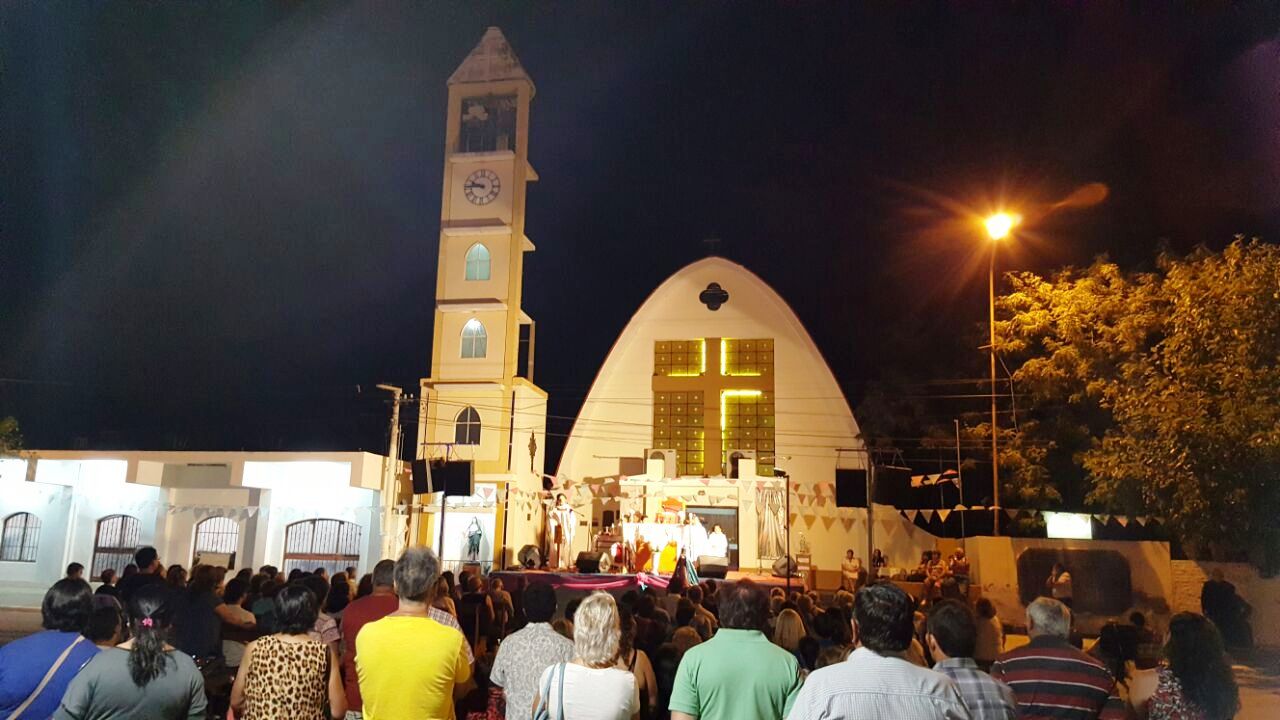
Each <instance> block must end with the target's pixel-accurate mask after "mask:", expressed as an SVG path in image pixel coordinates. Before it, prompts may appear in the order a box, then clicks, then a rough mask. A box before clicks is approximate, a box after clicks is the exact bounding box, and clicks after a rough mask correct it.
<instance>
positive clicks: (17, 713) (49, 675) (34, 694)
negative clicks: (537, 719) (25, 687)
mask: <svg viewBox="0 0 1280 720" xmlns="http://www.w3.org/2000/svg"><path fill="white" fill-rule="evenodd" d="M81 642H84V636H83V635H77V636H76V639H75V640H72V641H71V644H70V645H68V646H67V649H66V650H63V651H62V654H61V655H59V656H58V659H57V660H54V661H53V665H52V666H50V667H49V671H48V672H46V673H45V674H44V677H42V678H40V684H39V685H36V689H35V690H32V691H31V694H30V695H28V696H27V699H26V700H23V701H22V704H21V705H19V706H18V709H17V710H14V711H13V714H12V715H10V716H9V720H18V718H20V717H22V713H24V712H26V709H27V708H29V707H31V703H33V702H35V701H36V698H38V697H40V693H42V692H44V688H45V686H46V685H48V684H49V681H50V680H52V679H53V676H54V675H57V674H58V670H59V668H61V667H62V664H63V663H65V662H66V661H67V658H68V657H69V656H70V655H71V651H72V650H75V649H76V646H77V645H79V644H80V643H81ZM562 682H563V680H562Z"/></svg>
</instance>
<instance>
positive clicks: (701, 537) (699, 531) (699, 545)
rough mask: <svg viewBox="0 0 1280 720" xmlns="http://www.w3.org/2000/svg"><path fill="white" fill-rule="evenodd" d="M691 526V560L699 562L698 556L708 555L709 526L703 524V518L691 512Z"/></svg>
mask: <svg viewBox="0 0 1280 720" xmlns="http://www.w3.org/2000/svg"><path fill="white" fill-rule="evenodd" d="M689 521H690V524H689V527H690V533H689V535H690V543H689V544H690V545H691V546H692V547H691V549H690V551H689V560H690V561H691V562H697V560H698V558H699V557H701V556H703V555H707V554H708V553H707V526H706V525H703V524H702V518H700V517H698V516H697V515H694V514H693V513H689Z"/></svg>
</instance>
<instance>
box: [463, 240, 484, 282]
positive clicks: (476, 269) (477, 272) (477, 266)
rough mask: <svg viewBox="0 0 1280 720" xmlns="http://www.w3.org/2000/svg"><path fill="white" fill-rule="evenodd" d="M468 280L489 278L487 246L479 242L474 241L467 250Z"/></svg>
mask: <svg viewBox="0 0 1280 720" xmlns="http://www.w3.org/2000/svg"><path fill="white" fill-rule="evenodd" d="M466 278H467V279H468V280H488V279H489V248H487V247H485V246H484V245H483V244H481V243H476V244H475V245H472V246H471V249H470V250H468V251H467V274H466Z"/></svg>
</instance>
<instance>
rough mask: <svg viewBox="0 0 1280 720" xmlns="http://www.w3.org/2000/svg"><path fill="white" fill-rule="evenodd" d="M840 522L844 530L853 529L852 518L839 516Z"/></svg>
mask: <svg viewBox="0 0 1280 720" xmlns="http://www.w3.org/2000/svg"><path fill="white" fill-rule="evenodd" d="M840 524H841V525H843V526H844V529H845V532H849V531H851V530H853V518H840Z"/></svg>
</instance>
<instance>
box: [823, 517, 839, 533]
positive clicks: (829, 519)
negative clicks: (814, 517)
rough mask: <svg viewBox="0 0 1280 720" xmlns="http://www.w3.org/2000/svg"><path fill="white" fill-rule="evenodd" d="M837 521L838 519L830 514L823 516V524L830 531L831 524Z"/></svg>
mask: <svg viewBox="0 0 1280 720" xmlns="http://www.w3.org/2000/svg"><path fill="white" fill-rule="evenodd" d="M835 523H836V519H835V518H833V517H829V516H828V517H824V518H822V526H823V527H825V528H826V529H827V530H828V531H830V530H831V526H832V525H834V524H835Z"/></svg>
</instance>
